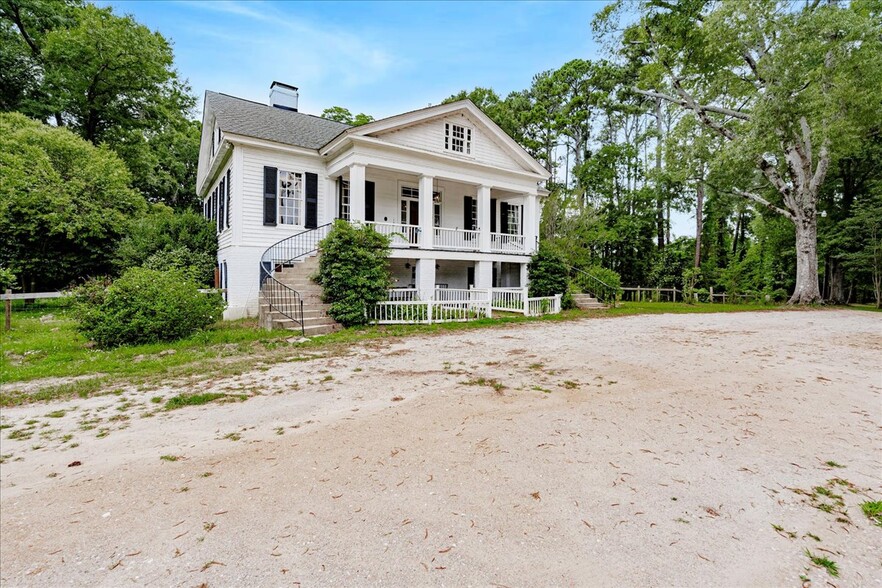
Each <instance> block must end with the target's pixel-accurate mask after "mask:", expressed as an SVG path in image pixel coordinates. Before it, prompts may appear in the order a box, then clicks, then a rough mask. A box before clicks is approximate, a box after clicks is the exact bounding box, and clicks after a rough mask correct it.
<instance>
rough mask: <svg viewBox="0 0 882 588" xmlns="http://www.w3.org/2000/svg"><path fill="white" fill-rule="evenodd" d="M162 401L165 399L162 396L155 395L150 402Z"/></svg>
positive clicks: (157, 402)
mask: <svg viewBox="0 0 882 588" xmlns="http://www.w3.org/2000/svg"><path fill="white" fill-rule="evenodd" d="M162 401H163V397H162V396H154V397H153V398H151V399H150V402H152V403H153V404H159V403H160V402H162Z"/></svg>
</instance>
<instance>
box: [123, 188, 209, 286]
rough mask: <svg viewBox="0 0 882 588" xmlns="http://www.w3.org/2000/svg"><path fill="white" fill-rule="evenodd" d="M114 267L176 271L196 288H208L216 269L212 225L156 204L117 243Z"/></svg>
mask: <svg viewBox="0 0 882 588" xmlns="http://www.w3.org/2000/svg"><path fill="white" fill-rule="evenodd" d="M114 263H115V265H116V267H117V268H118V269H119V270H125V269H128V268H130V267H135V266H139V265H143V266H145V267H149V268H152V269H157V270H170V269H179V270H182V271H183V272H184V273H185V274H187V276H188V277H190V278H191V279H193V280H195V281H196V282H198V283H199V284H203V285H212V281H213V278H214V268H215V266H216V265H217V237H216V235H215V225H214V223H213V222H212V221H210V220H207V219H205V218H204V217H203V216H202V215H201V214H197V213H195V212H192V211H185V212H174V211H173V210H172V209H171V208H169V207H167V206H165V205H162V204H156V205H154V206H152V207H151V209H150V212H149V214H147V215H145V216H143V217H141V218H140V219H138V220H137V222H135V223H134V224H133V226H132V227H131V230H130V231H129V233H128V235H126V237H125V238H123V239H122V241H120V243H119V246H118V247H117V250H116V257H115V260H114Z"/></svg>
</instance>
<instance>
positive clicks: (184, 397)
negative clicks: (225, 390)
mask: <svg viewBox="0 0 882 588" xmlns="http://www.w3.org/2000/svg"><path fill="white" fill-rule="evenodd" d="M226 396H228V395H227V394H221V393H218V392H206V393H204V394H178V395H177V396H174V397H172V398H169V399H168V401H166V403H165V410H175V409H176V408H182V407H184V406H199V405H201V404H208V403H209V402H214V401H215V400H218V399H219V398H225V397H226Z"/></svg>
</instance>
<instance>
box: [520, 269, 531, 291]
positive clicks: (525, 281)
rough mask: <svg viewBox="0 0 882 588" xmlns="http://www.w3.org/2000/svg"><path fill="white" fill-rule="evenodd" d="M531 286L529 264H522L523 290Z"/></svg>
mask: <svg viewBox="0 0 882 588" xmlns="http://www.w3.org/2000/svg"><path fill="white" fill-rule="evenodd" d="M529 285H530V276H529V272H527V264H526V263H522V264H521V288H526V287H527V286H529Z"/></svg>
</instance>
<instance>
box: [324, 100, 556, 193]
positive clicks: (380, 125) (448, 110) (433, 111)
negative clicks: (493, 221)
mask: <svg viewBox="0 0 882 588" xmlns="http://www.w3.org/2000/svg"><path fill="white" fill-rule="evenodd" d="M460 111H465V112H468V113H469V114H470V115H471V116H472V117H473V118H474V119H476V120H478V121H480V122H481V124H482V125H483V126H484V127H485V128H486V129H487V130H488V131H489V132H490V135H491V136H492V138H493V140H494V141H495V142H496V143H497V144H498V145H499V146H500V147H502V148H503V149H504V150H506V151H508V153H509V155H511V156H513V157H514V159H515V160H516V161H520V162H521V163H522V164H523V165H524V166H525V167H527V168H528V169H531V170H532V171H533V172H535V173H537V174H540V175H542V176H544V177H546V178H547V177H548V176H549V175H550V174H549V172H548V170H546V169H545V168H544V167H542V165H541V164H540V163H539V162H538V161H536V159H535V158H534V157H533V156H532V155H530V154H529V153H528V152H527V151H526V150H525V149H524V148H523V147H521V145H520V144H519V143H518V142H517V141H515V140H514V139H512V138H511V137H510V136H509V135H508V133H506V132H505V131H503V130H502V129H501V128H500V127H499V125H497V124H496V123H495V122H493V119H491V118H490V117H489V116H487V115H486V114H484V112H483V111H482V110H481V109H480V108H478V107H477V106H476V105H475V103H474V102H472V101H471V100H469V99H465V100H457V101H456V102H448V103H446V104H438V105H436V106H428V107H426V108H420V109H418V110H412V111H410V112H405V113H402V114H396V115H395V116H390V117H388V118H383V119H380V120H375V121H373V122H369V123H367V124H365V125H361V126H358V127H348V128H347V129H345V130H344V131H342V132H341V133H340V134H339V135H338V136H337V137H334V138H332V140H329V141H328V143H327V144H326V145H324V146H323V147H322V148H321V150H320V151H321V153H323V154H327V153H329V152H331V151H333V150H334V149H336V148H337V147H339V146H340V145H341V142H342V141H345V140H346V139H347V138H349V137H364V136H368V135H374V134H379V133H385V132H389V131H394V130H397V129H402V128H404V127H407V126H410V125H413V124H417V123H420V122H423V121H427V120H431V119H433V118H436V117H442V116H446V115H449V114H452V113H455V112H460Z"/></svg>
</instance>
